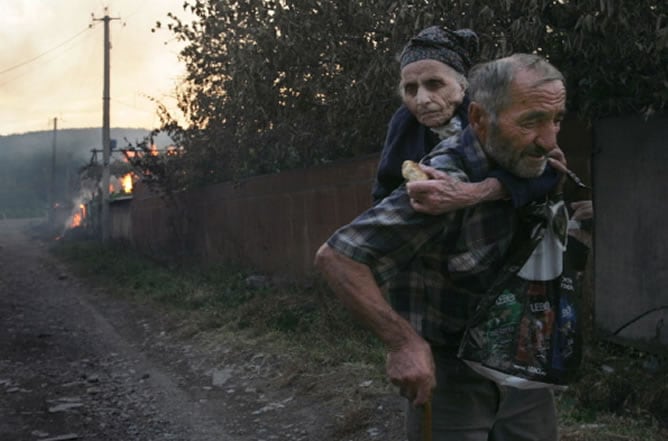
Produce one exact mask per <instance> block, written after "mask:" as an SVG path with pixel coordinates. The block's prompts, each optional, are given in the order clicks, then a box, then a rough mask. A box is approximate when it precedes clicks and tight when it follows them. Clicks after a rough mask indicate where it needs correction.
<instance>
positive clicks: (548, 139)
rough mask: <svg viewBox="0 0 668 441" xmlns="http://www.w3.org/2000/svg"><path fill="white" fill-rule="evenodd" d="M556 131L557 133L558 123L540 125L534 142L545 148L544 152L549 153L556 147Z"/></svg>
mask: <svg viewBox="0 0 668 441" xmlns="http://www.w3.org/2000/svg"><path fill="white" fill-rule="evenodd" d="M557 133H559V125H558V124H554V123H551V122H550V123H547V124H545V125H544V126H542V127H541V128H540V130H539V132H538V133H537V134H536V144H537V145H538V146H539V147H541V148H542V149H543V150H545V153H550V152H551V151H552V150H554V149H555V148H557V146H558V144H557Z"/></svg>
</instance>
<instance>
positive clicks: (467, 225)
mask: <svg viewBox="0 0 668 441" xmlns="http://www.w3.org/2000/svg"><path fill="white" fill-rule="evenodd" d="M422 162H423V163H425V164H427V165H430V166H432V167H434V168H437V169H439V170H442V171H444V172H447V173H448V174H450V175H451V176H454V177H457V178H458V179H460V180H462V181H466V182H479V181H481V180H483V179H484V178H485V177H486V176H487V175H488V172H489V168H490V163H489V161H488V160H487V158H486V156H485V155H484V153H483V151H482V148H481V146H480V144H479V143H478V141H477V140H476V138H475V136H474V134H473V132H472V131H471V129H470V128H467V129H466V130H464V131H463V132H461V134H460V135H458V136H453V137H451V138H448V139H446V140H444V141H442V142H441V143H440V144H438V146H436V147H435V148H434V150H433V151H432V152H431V153H430V154H429V155H427V156H426V157H425V158H424V159H423V161H422ZM515 224H516V213H515V210H514V209H513V207H512V204H511V202H510V201H494V202H486V203H482V204H479V205H477V206H475V207H471V208H468V209H463V210H458V211H455V212H452V213H446V214H443V215H439V216H433V215H427V214H421V213H417V212H415V211H414V210H413V208H412V207H411V205H410V200H409V197H408V194H407V193H406V186H405V185H402V186H401V187H399V188H398V189H397V190H395V191H394V192H393V193H392V194H391V195H390V196H388V197H387V198H385V199H384V200H383V201H382V202H380V203H379V204H378V205H376V206H374V207H372V208H370V209H369V210H367V211H365V212H364V213H362V214H361V215H360V216H358V217H357V218H356V219H355V220H353V221H352V222H351V223H350V224H348V225H346V226H344V227H341V228H340V229H339V230H337V231H336V232H335V233H334V234H333V235H332V237H330V239H329V240H328V241H327V243H328V244H329V246H331V247H332V248H334V249H335V250H337V251H338V252H340V253H342V254H344V255H346V256H348V257H350V258H352V259H353V260H355V261H358V262H360V263H363V264H365V265H367V266H368V267H369V268H370V269H371V271H372V273H373V275H374V277H375V278H376V281H377V282H378V284H379V285H381V286H382V285H385V288H386V290H387V292H388V294H389V297H390V301H391V303H392V305H393V307H394V308H395V310H396V311H397V312H398V313H399V314H401V315H402V316H403V317H405V318H406V319H407V320H409V321H410V322H411V324H412V325H413V327H414V328H415V329H416V330H417V331H418V332H419V333H420V334H421V335H422V336H423V337H425V338H426V339H427V340H429V341H431V342H432V343H433V344H439V345H446V346H452V347H453V348H454V347H456V346H457V345H458V343H459V340H460V337H461V334H462V332H463V329H464V326H465V324H466V321H467V319H468V318H469V317H470V315H471V314H472V312H473V311H474V310H475V306H476V305H477V304H478V302H479V300H480V299H481V296H483V295H484V293H485V291H486V289H487V287H489V285H490V284H491V282H492V281H493V280H494V277H495V275H496V274H497V272H498V271H499V269H500V268H501V267H502V265H503V263H504V262H503V258H504V256H505V255H506V253H507V251H508V248H509V246H510V243H511V240H512V236H513V233H514V231H515Z"/></svg>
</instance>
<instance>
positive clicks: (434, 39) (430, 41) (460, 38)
mask: <svg viewBox="0 0 668 441" xmlns="http://www.w3.org/2000/svg"><path fill="white" fill-rule="evenodd" d="M477 55H478V35H477V34H476V33H475V32H473V31H472V30H471V29H458V30H456V31H451V30H450V29H446V28H444V27H441V26H430V27H428V28H425V29H423V30H422V31H420V32H419V33H418V34H417V35H416V36H415V37H413V38H411V39H410V41H409V42H408V43H407V44H406V46H405V47H404V49H403V51H402V52H401V55H399V63H400V67H401V69H403V68H404V67H405V66H406V65H408V64H410V63H413V62H415V61H419V60H436V61H440V62H442V63H444V64H447V65H448V66H450V67H452V68H453V69H454V70H456V71H457V72H459V73H460V74H462V75H466V74H467V72H468V70H469V68H470V67H471V63H472V61H471V60H472V59H473V58H475V57H476V56H477Z"/></svg>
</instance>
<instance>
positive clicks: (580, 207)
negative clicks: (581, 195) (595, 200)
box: [571, 200, 594, 220]
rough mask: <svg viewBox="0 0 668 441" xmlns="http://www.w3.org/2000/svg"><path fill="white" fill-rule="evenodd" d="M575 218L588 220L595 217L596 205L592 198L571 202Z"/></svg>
mask: <svg viewBox="0 0 668 441" xmlns="http://www.w3.org/2000/svg"><path fill="white" fill-rule="evenodd" d="M571 208H572V209H573V210H574V211H573V216H572V218H573V219H574V220H587V219H592V218H593V217H594V205H593V204H592V201H591V200H586V201H576V202H571Z"/></svg>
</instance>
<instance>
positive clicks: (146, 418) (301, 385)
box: [0, 220, 401, 441]
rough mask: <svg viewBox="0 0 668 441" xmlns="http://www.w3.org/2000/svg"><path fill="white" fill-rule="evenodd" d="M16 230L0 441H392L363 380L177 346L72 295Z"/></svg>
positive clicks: (136, 309)
mask: <svg viewBox="0 0 668 441" xmlns="http://www.w3.org/2000/svg"><path fill="white" fill-rule="evenodd" d="M29 227H30V224H29V222H26V221H9V220H0V323H1V327H0V440H2V441H29V440H41V441H67V440H70V439H76V440H99V441H106V440H114V441H131V440H136V441H144V440H146V441H154V440H155V441H157V440H174V441H209V440H221V441H222V440H225V441H237V440H239V441H247V440H254V441H269V440H278V441H282V440H285V441H301V440H317V441H330V440H331V441H335V440H341V441H344V440H345V441H348V440H350V441H361V440H375V439H377V440H383V441H395V440H400V439H401V435H400V432H401V421H400V418H399V417H398V415H399V413H398V402H397V400H396V398H395V397H394V396H393V395H392V394H388V393H387V392H388V391H387V390H386V388H385V387H384V386H383V385H382V384H377V383H378V382H377V381H372V380H365V378H366V377H365V375H367V374H368V375H369V377H372V376H373V369H371V368H369V367H364V366H351V367H349V369H350V372H340V371H338V372H336V371H331V372H328V371H327V370H326V369H324V370H323V372H318V373H317V374H316V373H309V372H303V371H302V370H300V368H299V364H298V363H295V361H294V360H290V358H289V357H281V356H280V355H276V354H272V353H271V352H269V351H265V350H263V348H262V347H261V346H258V345H257V344H256V343H252V344H248V345H238V344H236V345H234V346H233V347H232V346H230V345H227V344H226V342H225V341H224V338H222V337H221V336H216V335H215V334H212V335H206V334H201V333H199V334H196V335H190V336H188V335H186V336H184V333H183V328H184V327H183V326H182V324H179V323H178V322H177V321H176V319H175V318H174V317H168V316H167V315H163V314H161V313H160V312H159V311H156V310H152V309H151V308H147V307H142V306H141V305H134V304H130V303H127V302H125V301H122V300H119V299H114V298H111V297H109V296H107V295H106V294H105V293H104V292H101V291H99V290H96V289H95V288H94V287H87V286H85V284H84V282H81V281H79V280H77V279H76V278H75V277H74V276H73V275H72V274H69V273H68V271H67V269H66V268H65V267H64V266H63V265H62V264H61V263H59V262H58V261H57V260H55V259H54V258H52V257H51V256H50V255H49V253H48V251H47V250H46V247H45V245H44V244H43V243H41V242H39V241H35V240H31V238H30V235H29V234H28V233H27V231H29ZM237 343H238V342H237Z"/></svg>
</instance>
